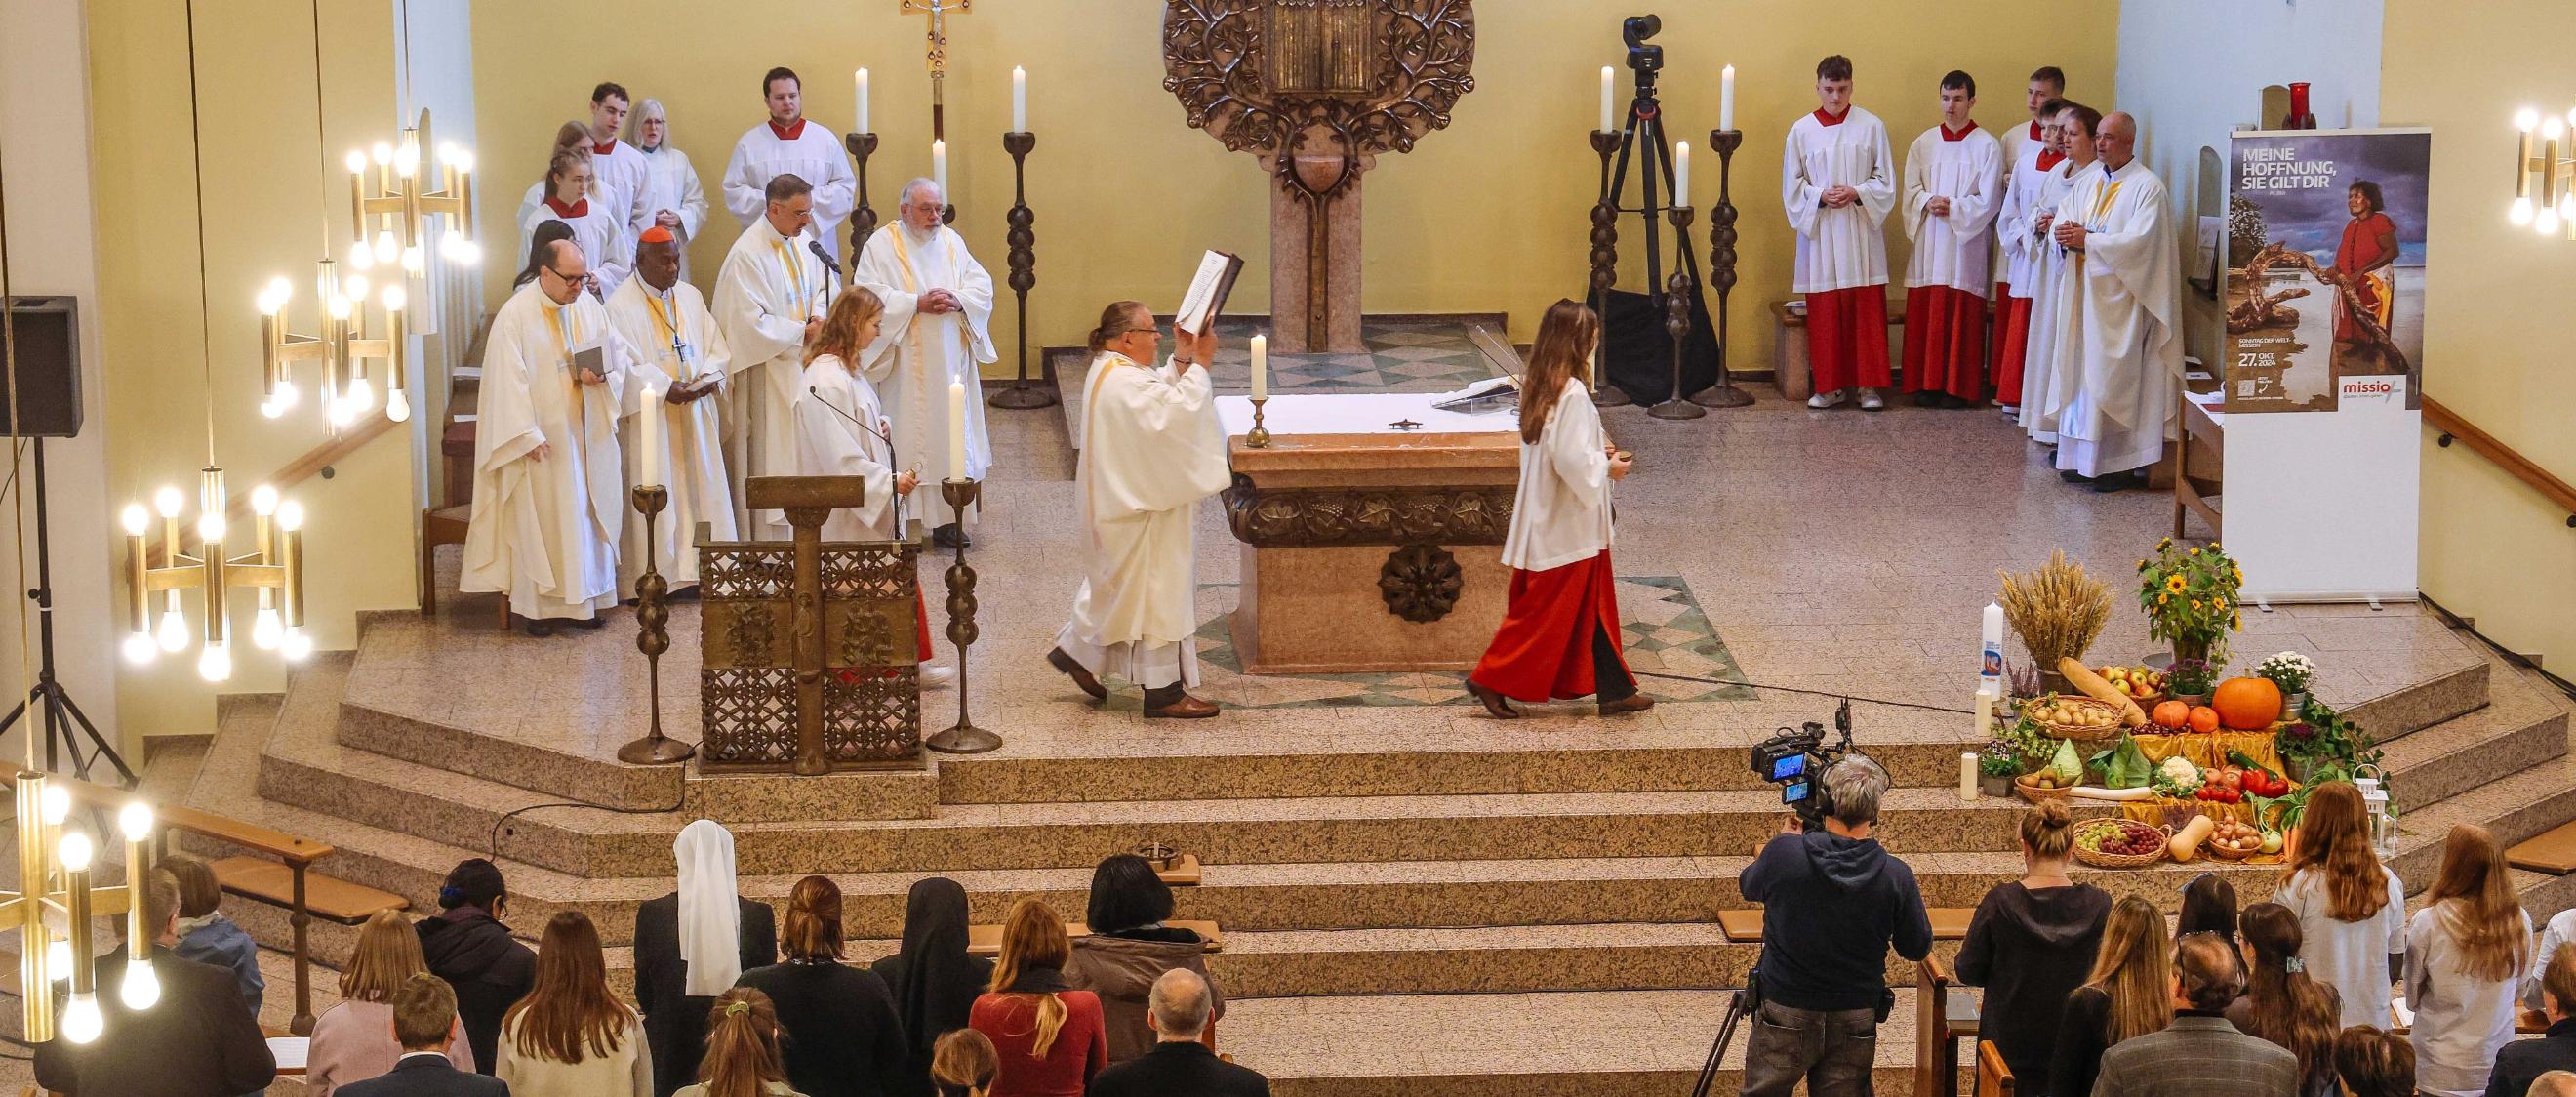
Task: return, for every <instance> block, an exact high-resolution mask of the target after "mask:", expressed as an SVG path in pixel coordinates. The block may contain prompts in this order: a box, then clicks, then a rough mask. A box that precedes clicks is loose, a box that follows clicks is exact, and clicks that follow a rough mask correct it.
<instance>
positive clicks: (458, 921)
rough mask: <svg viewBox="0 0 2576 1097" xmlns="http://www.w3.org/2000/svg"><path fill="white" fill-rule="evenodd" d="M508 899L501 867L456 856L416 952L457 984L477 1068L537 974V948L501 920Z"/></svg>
mask: <svg viewBox="0 0 2576 1097" xmlns="http://www.w3.org/2000/svg"><path fill="white" fill-rule="evenodd" d="M508 900H509V894H508V892H507V890H506V889H505V888H504V887H503V886H502V884H501V870H500V868H498V867H497V866H495V865H493V864H492V862H490V861H486V860H484V859H482V858H480V857H475V858H471V859H469V860H465V861H461V862H458V863H457V865H456V867H455V868H453V869H451V870H449V871H448V873H447V883H446V884H445V885H444V886H441V887H440V888H439V889H438V905H439V906H440V907H441V908H442V909H443V911H444V913H441V914H439V915H438V916H437V917H434V918H423V919H421V920H420V922H419V924H418V925H417V926H416V927H415V928H416V929H418V930H419V931H420V952H421V956H422V957H423V958H424V959H426V960H428V961H429V973H430V974H432V975H435V976H438V977H439V978H441V979H445V980H447V985H449V986H451V987H454V988H456V1015H457V1018H458V1020H460V1021H461V1022H462V1023H463V1024H464V1026H465V1042H466V1044H467V1045H468V1046H470V1047H472V1048H473V1049H474V1069H475V1071H476V1072H477V1073H481V1074H490V1073H492V1056H493V1053H494V1051H495V1050H497V1048H498V1045H499V1042H500V1037H501V1015H502V1014H503V1013H505V1012H508V1011H509V1008H510V1007H511V1006H513V1005H516V1004H518V1001H519V999H521V998H524V997H526V996H527V994H528V989H529V988H530V987H531V986H533V985H535V983H536V979H537V954H536V952H535V951H533V950H531V949H530V948H528V946H526V945H523V944H520V943H519V942H517V941H515V940H512V939H511V937H510V927H508V926H505V925H502V924H501V908H502V905H503V904H504V903H505V902H507V901H508Z"/></svg>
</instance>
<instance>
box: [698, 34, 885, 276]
mask: <svg viewBox="0 0 2576 1097" xmlns="http://www.w3.org/2000/svg"><path fill="white" fill-rule="evenodd" d="M760 93H761V95H762V96H763V97H764V98H765V99H766V100H767V102H768V104H769V118H768V120H767V121H764V122H762V123H761V124H759V125H757V126H753V127H751V128H750V129H748V130H745V131H744V132H743V135H742V137H741V139H740V140H737V141H735V142H734V145H733V159H732V160H730V161H728V162H726V164H725V173H724V203H725V208H726V209H729V210H732V211H733V215H734V217H735V219H737V220H739V221H741V222H742V224H743V227H744V228H749V227H751V223H752V222H753V221H756V220H759V219H760V218H761V217H762V216H764V214H765V213H766V211H767V210H768V208H769V197H768V193H767V189H766V188H767V187H768V186H769V181H770V180H772V179H776V178H778V177H779V176H781V175H793V176H796V177H797V178H799V179H803V180H804V181H805V183H806V185H807V186H809V187H812V188H813V192H814V235H815V236H816V237H817V238H819V239H820V240H821V241H822V242H823V251H824V252H825V253H826V254H829V255H830V256H831V257H832V260H833V262H836V263H837V262H839V261H840V258H841V240H840V233H839V232H837V231H835V230H837V229H838V228H840V225H841V221H842V219H843V218H846V217H848V216H849V215H850V211H851V210H852V209H855V208H857V206H858V191H859V180H858V177H857V176H856V175H854V174H852V173H851V171H850V161H849V157H848V155H847V154H846V153H844V152H843V151H842V149H841V138H840V136H839V135H838V134H835V133H833V132H832V131H831V130H830V129H827V128H825V127H823V126H818V125H815V124H814V123H813V120H812V119H809V118H807V117H805V92H804V83H803V81H800V80H798V79H797V78H796V70H794V69H789V68H775V69H771V70H769V74H768V75H766V76H763V77H761V78H760Z"/></svg>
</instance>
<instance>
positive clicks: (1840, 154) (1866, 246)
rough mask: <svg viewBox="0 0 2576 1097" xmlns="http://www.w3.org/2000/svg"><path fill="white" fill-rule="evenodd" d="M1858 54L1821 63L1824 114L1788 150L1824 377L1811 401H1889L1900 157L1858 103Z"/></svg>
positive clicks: (1807, 123) (1800, 287) (1871, 405)
mask: <svg viewBox="0 0 2576 1097" xmlns="http://www.w3.org/2000/svg"><path fill="white" fill-rule="evenodd" d="M1851 95H1852V67H1851V59H1850V58H1848V57H1844V56H1842V55H1841V54H1835V55H1834V56H1831V57H1827V58H1825V59H1824V60H1823V61H1820V62H1818V63H1817V64H1816V103H1817V107H1816V110H1815V112H1814V113H1812V114H1809V115H1807V116H1805V117H1803V118H1800V119H1798V121H1797V123H1796V124H1794V125H1792V126H1790V127H1789V137H1788V141H1787V144H1786V147H1785V148H1784V149H1783V150H1782V154H1781V158H1780V203H1781V205H1783V206H1784V207H1786V208H1787V209H1788V211H1789V229H1790V231H1792V232H1795V233H1797V234H1798V256H1797V265H1796V268H1795V272H1796V275H1797V277H1796V280H1795V282H1794V284H1792V285H1791V287H1790V288H1791V289H1793V290H1795V291H1797V292H1798V293H1801V294H1804V295H1806V306H1807V362H1808V366H1809V368H1810V370H1811V371H1812V374H1813V376H1814V377H1815V382H1816V394H1815V395H1814V396H1813V397H1810V398H1809V399H1808V400H1807V406H1808V407H1811V408H1829V407H1833V406H1834V405H1836V404H1840V403H1842V402H1843V400H1844V399H1845V398H1847V397H1849V396H1850V395H1851V394H1852V392H1853V390H1858V392H1859V396H1860V406H1861V407H1862V408H1863V409H1864V410H1867V411H1877V410H1878V409H1879V408H1881V407H1883V406H1885V405H1884V404H1883V403H1882V402H1881V400H1880V398H1879V394H1878V390H1880V389H1883V388H1886V387H1887V384H1888V380H1889V375H1890V373H1891V371H1890V370H1889V368H1888V364H1887V239H1886V237H1885V236H1884V235H1883V232H1884V227H1885V225H1886V223H1887V214H1888V211H1890V210H1893V209H1895V208H1896V157H1895V156H1894V155H1892V154H1890V153H1889V152H1888V151H1887V126H1886V125H1884V124H1883V123H1881V122H1880V121H1879V120H1878V116H1877V115H1875V114H1871V113H1870V112H1868V111H1865V110H1862V109H1860V108H1859V107H1855V106H1853V105H1852V101H1851Z"/></svg>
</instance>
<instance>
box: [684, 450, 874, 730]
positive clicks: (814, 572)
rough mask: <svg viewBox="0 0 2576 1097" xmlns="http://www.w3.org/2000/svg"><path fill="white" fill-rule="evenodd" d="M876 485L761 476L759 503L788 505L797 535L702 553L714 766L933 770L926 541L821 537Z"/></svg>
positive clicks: (753, 494)
mask: <svg viewBox="0 0 2576 1097" xmlns="http://www.w3.org/2000/svg"><path fill="white" fill-rule="evenodd" d="M865 483H866V482H865V481H864V480H862V479H860V478H858V477H844V476H768V477H754V478H753V479H752V480H751V481H750V482H749V484H748V485H747V490H746V491H745V495H746V497H747V502H748V504H749V505H750V506H751V508H752V509H754V510H769V509H783V510H785V511H786V512H787V520H788V522H789V523H790V524H791V525H793V526H794V527H795V530H796V534H795V540H793V541H789V542H776V541H733V542H708V543H703V544H701V545H700V546H699V549H698V566H699V573H700V574H699V583H700V589H701V591H702V597H703V599H704V602H705V610H704V614H703V619H704V621H705V629H704V635H703V636H702V637H701V640H700V645H701V648H702V652H701V656H700V658H701V663H702V669H701V670H700V671H699V693H700V695H701V698H702V700H701V719H702V721H703V727H702V729H701V733H700V738H699V748H698V749H699V754H698V759H699V761H698V764H699V767H700V768H701V769H707V770H777V769H792V770H794V771H795V772H797V773H801V774H808V775H811V774H819V773H829V772H831V771H832V770H833V769H834V768H835V767H855V768H910V767H914V766H918V765H919V764H920V754H921V678H920V661H921V651H920V637H919V631H918V628H919V623H918V620H917V617H916V614H918V613H919V609H918V608H917V607H918V605H919V600H920V576H919V573H918V572H917V571H916V570H915V565H914V560H915V558H916V557H917V556H918V555H919V554H920V545H919V544H918V543H917V542H910V541H865V542H833V543H829V544H826V543H824V541H823V537H822V527H823V521H824V519H825V518H827V517H829V516H830V515H831V512H832V508H834V507H843V506H856V505H859V504H860V503H861V502H862V500H863V499H864V497H865V493H866V488H865Z"/></svg>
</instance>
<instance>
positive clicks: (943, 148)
mask: <svg viewBox="0 0 2576 1097" xmlns="http://www.w3.org/2000/svg"><path fill="white" fill-rule="evenodd" d="M930 181H931V182H933V183H937V184H939V200H940V201H942V202H948V142H946V141H932V142H931V143H930ZM948 204H949V205H952V206H953V205H956V203H954V202H948Z"/></svg>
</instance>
